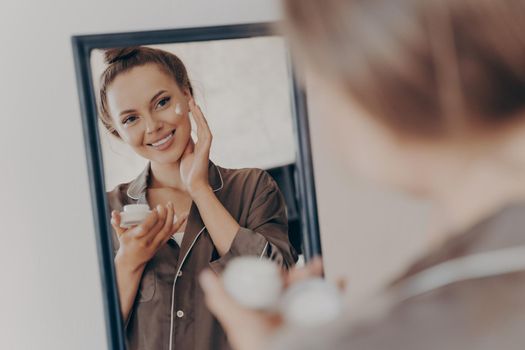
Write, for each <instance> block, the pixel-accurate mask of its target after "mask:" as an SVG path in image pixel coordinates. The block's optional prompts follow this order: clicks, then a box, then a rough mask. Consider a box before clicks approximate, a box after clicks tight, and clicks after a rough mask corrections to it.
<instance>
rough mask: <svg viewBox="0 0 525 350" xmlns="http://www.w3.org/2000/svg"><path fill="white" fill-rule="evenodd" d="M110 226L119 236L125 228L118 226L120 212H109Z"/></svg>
mask: <svg viewBox="0 0 525 350" xmlns="http://www.w3.org/2000/svg"><path fill="white" fill-rule="evenodd" d="M111 226H112V227H113V230H115V233H116V234H117V236H118V237H120V236H121V235H122V234H123V233H124V232H125V231H126V230H125V229H124V228H122V227H120V213H119V212H118V211H116V210H113V211H112V212H111Z"/></svg>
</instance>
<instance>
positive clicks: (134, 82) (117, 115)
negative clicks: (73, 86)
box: [99, 47, 193, 163]
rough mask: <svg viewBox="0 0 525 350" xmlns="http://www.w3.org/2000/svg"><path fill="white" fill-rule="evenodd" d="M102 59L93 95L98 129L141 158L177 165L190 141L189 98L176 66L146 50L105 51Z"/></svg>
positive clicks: (181, 70) (165, 55)
mask: <svg viewBox="0 0 525 350" xmlns="http://www.w3.org/2000/svg"><path fill="white" fill-rule="evenodd" d="M105 60H106V64H107V67H106V69H105V71H104V72H103V74H102V76H101V84H100V96H99V99H100V119H101V121H102V123H103V124H104V126H105V127H106V128H107V129H108V130H109V131H110V132H111V133H112V134H114V135H115V136H117V137H119V138H121V139H122V140H123V141H124V142H126V143H127V144H128V145H130V146H131V147H132V148H133V150H134V151H135V152H136V153H137V154H139V155H141V156H143V157H144V158H147V159H149V160H151V161H154V162H159V163H171V162H175V161H177V160H179V159H180V157H181V155H182V154H183V152H184V150H185V148H186V146H187V144H188V142H189V141H190V139H191V136H190V135H191V124H190V121H189V117H188V112H189V106H188V101H189V99H191V98H192V95H193V90H192V87H191V83H190V81H189V78H188V74H187V72H186V68H185V67H184V64H183V63H182V61H181V60H180V59H179V58H178V57H177V56H175V55H174V54H172V53H169V52H166V51H162V50H158V49H153V48H148V47H131V48H123V49H110V50H107V51H106V52H105Z"/></svg>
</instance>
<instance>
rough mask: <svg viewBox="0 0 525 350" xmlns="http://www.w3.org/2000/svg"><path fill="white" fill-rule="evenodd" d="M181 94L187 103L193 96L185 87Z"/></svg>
mask: <svg viewBox="0 0 525 350" xmlns="http://www.w3.org/2000/svg"><path fill="white" fill-rule="evenodd" d="M182 94H183V95H184V97H185V98H186V100H188V101H189V100H190V99H191V98H192V97H193V95H192V94H191V91H190V89H189V88H187V87H186V88H184V89H182Z"/></svg>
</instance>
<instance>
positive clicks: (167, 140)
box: [148, 130, 175, 151]
mask: <svg viewBox="0 0 525 350" xmlns="http://www.w3.org/2000/svg"><path fill="white" fill-rule="evenodd" d="M174 134H175V130H173V131H172V132H170V133H169V134H168V136H166V137H164V138H162V139H160V140H158V141H156V142H153V143H148V146H150V147H153V148H155V149H156V150H159V151H163V150H165V149H166V148H168V147H169V146H171V144H172V142H173V135H174Z"/></svg>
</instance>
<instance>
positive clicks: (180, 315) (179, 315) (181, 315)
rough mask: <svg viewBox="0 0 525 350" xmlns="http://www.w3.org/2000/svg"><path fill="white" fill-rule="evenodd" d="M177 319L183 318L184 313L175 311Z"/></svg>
mask: <svg viewBox="0 0 525 350" xmlns="http://www.w3.org/2000/svg"><path fill="white" fill-rule="evenodd" d="M177 317H178V318H182V317H184V311H182V310H179V311H177Z"/></svg>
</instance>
